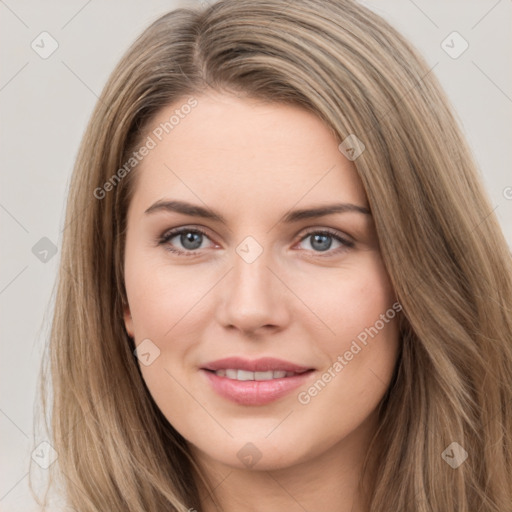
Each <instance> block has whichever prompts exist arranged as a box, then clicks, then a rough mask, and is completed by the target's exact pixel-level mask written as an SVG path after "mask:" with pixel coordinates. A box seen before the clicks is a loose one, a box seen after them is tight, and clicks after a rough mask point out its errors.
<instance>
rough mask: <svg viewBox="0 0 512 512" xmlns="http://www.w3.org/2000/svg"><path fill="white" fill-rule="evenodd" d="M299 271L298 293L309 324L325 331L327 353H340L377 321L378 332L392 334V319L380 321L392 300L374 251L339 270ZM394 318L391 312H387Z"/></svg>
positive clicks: (385, 276) (381, 267)
mask: <svg viewBox="0 0 512 512" xmlns="http://www.w3.org/2000/svg"><path fill="white" fill-rule="evenodd" d="M327 270H328V272H318V270H317V271H316V272H315V275H314V276H312V275H306V274H302V275H301V276H300V277H299V279H298V280H297V288H296V290H297V295H298V296H299V297H304V303H305V304H306V305H307V306H308V309H309V310H310V312H311V313H312V315H309V318H311V322H310V323H311V325H313V324H314V326H315V328H317V329H319V330H320V331H321V332H323V333H325V334H324V335H323V336H322V339H323V343H322V344H323V348H324V349H326V351H327V352H329V353H330V354H334V353H339V351H340V350H342V349H344V347H345V346H347V345H350V342H351V340H352V339H355V338H357V337H358V336H359V335H360V334H361V338H364V333H365V332H367V331H366V329H369V328H370V327H372V326H374V325H375V323H376V322H378V327H379V331H381V330H382V331H383V334H384V333H385V331H387V332H388V334H389V335H391V332H390V331H391V330H392V324H393V322H391V321H389V320H390V319H389V318H387V320H388V322H386V323H385V328H384V326H383V325H381V324H382V320H380V319H381V315H385V314H386V311H388V310H389V309H390V308H391V306H392V304H393V302H394V297H395V296H394V293H393V289H392V286H391V283H390V281H389V278H388V275H387V273H386V271H385V268H384V265H383V264H382V261H381V260H380V257H378V255H377V254H375V253H367V254H364V255H362V256H361V258H359V259H358V260H357V262H355V263H354V264H353V265H350V266H349V265H347V266H344V267H340V268H339V269H338V270H336V271H334V269H332V268H331V269H327ZM388 316H391V317H394V316H395V314H394V311H391V314H390V315H388ZM388 327H389V328H388Z"/></svg>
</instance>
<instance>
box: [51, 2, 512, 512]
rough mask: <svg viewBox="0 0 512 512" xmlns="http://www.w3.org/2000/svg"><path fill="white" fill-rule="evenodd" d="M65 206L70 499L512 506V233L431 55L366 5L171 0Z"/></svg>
mask: <svg viewBox="0 0 512 512" xmlns="http://www.w3.org/2000/svg"><path fill="white" fill-rule="evenodd" d="M66 225H67V226H68V227H67V228H66V230H65V232H64V235H65V236H64V240H63V249H62V260H61V270H60V275H59V286H58V293H57V299H56V309H55V317H54V322H53V329H52V335H51V344H50V356H51V382H52V385H53V391H54V396H53V400H52V402H51V404H50V406H51V408H52V410H53V417H52V430H53V442H52V444H53V446H54V448H55V449H56V451H57V453H58V456H59V458H58V463H57V464H58V466H57V464H55V465H54V466H53V467H54V468H57V467H58V468H59V474H60V475H61V476H62V478H63V482H64V485H65V490H66V496H67V499H68V502H69V504H70V505H71V506H72V507H73V508H74V509H75V510H79V511H99V510H109V511H114V510H125V511H126V510H129V511H148V510H151V511H157V510H177V511H182V512H184V511H187V510H197V511H199V510H201V511H206V512H210V511H214V510H224V511H233V510H236V511H241V510H278V509H279V510H281V509H283V508H284V509H287V510H322V511H340V512H343V511H358V512H359V511H360V512H363V511H364V512H366V511H410V510H415V511H417V512H426V511H433V510H442V511H443V512H448V511H458V512H462V511H465V512H470V511H471V512H472V511H476V510H480V511H486V512H490V511H496V512H497V511H500V512H502V511H506V510H512V508H511V503H512V483H511V480H510V474H511V473H512V448H511V447H512V414H511V408H510V406H511V401H512V385H511V383H512V344H511V340H512V271H511V262H510V254H509V251H508V248H507V245H506V243H505V241H504V238H503V236H502V234H501V232H500V229H499V226H498V224H497V221H496V218H495V216H494V214H493V213H492V207H491V206H490V204H489V202H488V200H487V198H486V196H485V193H484V191H483V187H482V184H481V182H480V179H479V177H478V174H477V171H476V165H475V163H474V161H473V160H472V157H471V154H470V151H469V149H468V147H467V145H466V142H465V141H464V140H463V137H462V136H461V133H460V131H459V129H458V127H457V124H456V122H455V120H454V117H453V114H452V112H451V110H450V107H449V105H448V102H447V100H446V97H445V96H444V94H443V92H442V91H441V88H440V86H439V84H438V82H437V81H436V79H435V77H434V75H433V74H432V73H431V72H430V71H429V69H428V67H427V66H426V64H425V62H424V61H423V59H422V58H421V57H420V56H419V55H418V54H417V53H416V52H415V51H414V50H413V49H412V48H411V46H410V45H409V44H408V43H407V42H406V41H405V40H404V39H403V38H402V37H401V36H400V35H399V34H398V33H397V32H396V31H395V30H394V29H393V28H391V27H390V26H389V25H388V24H387V23H386V22H385V21H384V20H383V19H381V18H380V17H378V16H377V15H375V14H374V13H372V12H371V11H369V10H368V9H366V8H364V7H362V6H360V5H358V4H356V3H354V2H352V1H348V0H344V1H335V0H327V1H325V0H324V1H318V0H296V1H295V2H289V3H288V2H282V1H279V0H258V1H257V2H254V1H251V2H247V1H245V0H237V1H235V0H221V1H220V2H218V3H217V4H215V5H213V6H211V7H209V8H206V9H204V10H203V11H192V10H183V9H181V10H177V11H173V12H171V13H169V14H167V15H165V16H162V17H161V18H160V19H158V20H157V21H156V22H155V23H153V25H151V26H150V27H149V28H148V29H147V30H146V31H145V32H144V33H143V34H142V35H141V37H140V38H139V39H138V40H137V41H136V42H135V43H134V45H133V46H132V47H131V48H130V50H129V51H128V52H127V54H126V55H125V56H124V58H123V59H122V60H121V62H120V63H119V65H118V66H117V68H116V69H115V71H114V72H113V74H112V76H111V78H110V80H109V82H108V84H107V85H106V87H105V90H104V91H103V93H102V95H101V98H100V101H99V102H98V105H97V107H96V109H95V111H94V113H93V116H92V119H91V121H90V123H89V127H88V129H87V132H86V134H85V136H84V140H83V143H82V146H81V150H80V153H79V155H78V158H77V163H76V167H75V170H74V174H73V180H72V185H71V189H70V193H69V202H68V210H67V220H66Z"/></svg>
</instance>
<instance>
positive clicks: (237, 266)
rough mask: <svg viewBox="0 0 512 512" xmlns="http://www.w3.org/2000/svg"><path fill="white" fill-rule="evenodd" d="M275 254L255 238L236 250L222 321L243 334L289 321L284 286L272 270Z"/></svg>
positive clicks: (226, 291)
mask: <svg viewBox="0 0 512 512" xmlns="http://www.w3.org/2000/svg"><path fill="white" fill-rule="evenodd" d="M272 260H273V258H272V252H271V250H266V249H264V248H263V246H261V245H260V244H259V243H258V242H257V241H256V240H255V239H254V238H253V237H247V238H246V239H244V240H243V241H242V242H241V243H240V244H239V245H238V246H237V247H236V249H235V251H234V253H233V259H232V270H231V272H229V275H228V276H227V279H226V282H225V284H224V293H223V301H222V305H221V306H220V320H221V322H222V323H223V324H224V325H233V326H236V327H238V328H239V329H240V330H243V331H250V330H255V329H257V328H259V327H263V326H268V325H272V326H282V325H283V324H284V323H285V322H286V321H287V318H288V314H287V311H286V304H285V300H284V296H283V290H282V289H281V288H282V284H280V283H279V282H277V281H278V280H276V278H275V276H274V275H273V273H272V272H271V270H270V269H269V267H270V268H272V267H273V266H275V265H273V262H272Z"/></svg>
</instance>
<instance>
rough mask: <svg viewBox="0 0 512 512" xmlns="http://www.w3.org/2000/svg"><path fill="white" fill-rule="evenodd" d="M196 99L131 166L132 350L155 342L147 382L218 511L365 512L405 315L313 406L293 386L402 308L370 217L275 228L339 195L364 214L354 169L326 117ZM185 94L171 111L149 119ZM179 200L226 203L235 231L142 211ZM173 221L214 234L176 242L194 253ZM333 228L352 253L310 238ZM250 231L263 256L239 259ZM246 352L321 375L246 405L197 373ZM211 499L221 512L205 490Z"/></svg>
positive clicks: (208, 506) (222, 209)
mask: <svg viewBox="0 0 512 512" xmlns="http://www.w3.org/2000/svg"><path fill="white" fill-rule="evenodd" d="M197 100H198V105H197V107H195V109H193V110H192V111H191V113H190V114H188V115H187V116H185V117H184V119H181V120H180V123H179V124H178V125H177V126H175V127H174V129H173V130H172V132H170V133H169V134H168V135H166V137H165V138H163V140H162V141H161V142H159V143H158V145H157V146H156V147H155V148H154V149H152V150H151V151H150V152H149V154H148V155H147V156H146V157H145V158H144V160H143V161H142V162H141V163H140V164H139V166H138V167H137V169H136V171H134V172H138V173H140V174H139V176H138V181H137V185H136V189H135V193H134V196H133V199H132V202H131V204H130V207H129V211H128V227H127V235H126V252H125V280H126V291H127V296H128V302H129V305H128V306H127V307H126V310H125V316H124V321H125V326H126V330H127V332H128V334H129V335H130V336H132V337H134V339H135V343H136V345H138V344H139V343H141V342H142V341H143V340H145V339H150V340H151V343H153V344H154V345H155V346H156V347H158V349H159V350H160V354H159V356H158V357H157V358H156V359H154V361H153V362H152V363H151V364H149V365H148V366H145V365H143V364H140V363H139V364H140V367H141V371H142V375H143V378H144V379H145V381H146V383H147V386H148V389H149V391H150V392H151V394H152V396H153V398H154V400H155V402H156V403H157V405H158V407H159V408H160V409H161V411H162V412H163V414H164V415H165V416H166V418H167V419H168V420H169V422H170V423H171V424H172V425H173V426H174V427H175V428H176V429H177V430H178V431H179V432H180V433H181V434H182V435H183V437H184V438H185V439H186V440H187V441H188V443H189V446H190V450H191V452H192V454H193V455H194V457H195V459H196V460H197V461H198V464H199V465H200V466H201V467H202V468H203V470H204V471H205V473H206V475H207V478H208V480H209V481H210V482H211V483H212V485H213V487H215V490H214V497H215V498H216V500H217V501H218V503H220V505H221V507H222V508H221V509H222V510H224V511H226V512H231V511H237V512H240V511H242V512H243V511H247V512H248V511H267V512H268V511H274V510H275V511H277V510H289V511H304V510H324V511H337V512H344V511H362V510H363V508H362V505H361V500H360V497H359V496H358V493H357V489H356V487H357V484H358V481H359V477H360V475H359V473H360V468H361V464H362V461H363V459H364V456H365V454H366V450H367V447H368V443H369V441H370V439H371V436H372V435H373V433H374V431H375V428H376V426H377V421H376V408H377V406H378V404H379V402H380V400H381V399H382V397H383V395H384V393H385V391H386V390H387V388H388V386H389V383H390V380H391V378H392V374H393V369H394V366H395V363H396V360H397V353H398V329H397V323H396V318H395V319H394V320H390V321H388V322H387V323H385V325H384V328H382V329H381V330H380V331H379V332H378V334H377V335H376V336H374V337H373V338H369V341H368V343H367V345H366V346H363V348H362V350H361V351H359V352H358V353H357V354H356V355H354V357H353V359H352V360H350V361H348V363H347V365H346V366H344V368H343V370H342V371H340V372H338V373H337V374H336V376H335V377H334V378H332V379H331V381H330V382H329V383H328V384H327V385H326V386H325V387H324V388H323V389H322V390H321V391H320V392H318V393H317V394H316V396H314V397H312V398H311V400H310V401H309V403H307V404H303V403H300V402H299V400H298V394H299V392H301V391H305V390H306V391H307V389H308V388H309V387H310V386H311V385H312V384H313V383H314V382H316V381H317V380H318V379H319V378H320V377H321V376H322V374H323V373H324V372H328V369H329V368H330V367H332V365H333V362H335V361H336V360H337V358H338V356H340V355H341V356H343V354H344V353H345V352H346V351H347V350H349V348H350V346H351V343H352V341H353V340H354V339H356V337H357V336H358V335H359V334H360V333H361V332H362V331H364V329H365V328H367V327H370V326H373V325H374V324H375V322H376V320H378V319H379V317H380V315H381V314H384V313H385V312H386V310H388V309H389V308H391V305H392V304H393V303H394V302H395V295H394V291H393V289H392V286H391V284H390V281H389V277H388V275H387V272H386V270H385V267H384V264H383V262H382V259H381V255H380V252H379V244H378V239H377V235H376V232H375V228H374V224H373V220H372V217H371V215H369V214H362V213H359V212H351V211H349V212H343V213H334V214H330V215H326V216H322V217H318V218H312V219H303V220H300V221H297V222H294V223H292V224H285V223H282V222H279V219H280V218H281V217H282V216H283V215H284V214H286V213H288V212H289V211H290V210H294V209H299V208H300V209H302V208H310V207H313V206H319V205H326V204H331V203H341V202H343V203H352V204H355V205H358V206H361V207H367V208H369V207H368V203H367V198H366V194H365V191H364V188H363V186H362V183H361V181H360V179H359V177H358V175H357V173H356V170H355V166H354V163H353V162H351V161H350V160H348V159H347V158H345V156H344V155H343V154H342V153H341V152H340V151H339V150H338V144H339V141H338V140H337V139H336V137H335V136H334V135H333V134H332V132H331V131H330V130H329V129H328V128H327V127H326V126H325V125H324V124H323V123H322V121H321V120H319V119H318V118H317V117H316V116H314V115H313V114H312V113H309V112H307V111H305V110H302V109H300V108H298V107H294V106H288V105H283V104H279V105H276V104H273V105H270V104H266V103H263V102H259V101H256V100H251V99H243V98H240V97H235V96H231V95H228V94H221V93H213V92H212V93H208V94H205V95H201V96H199V97H197ZM184 103H185V100H182V101H179V102H176V103H175V104H173V105H170V106H169V107H166V108H165V109H162V110H161V111H160V112H159V114H158V115H157V117H156V118H155V120H154V123H153V124H154V126H157V125H158V124H159V123H161V122H165V121H166V120H168V119H169V117H170V116H171V115H172V113H173V112H174V110H175V109H176V108H179V107H180V105H182V104H184ZM148 134H151V132H148ZM148 134H146V135H148ZM171 199H172V200H181V201H187V202H190V203H193V204H196V205H199V206H203V207H208V208H210V209H212V210H215V211H216V212H218V213H220V214H221V215H222V216H223V217H224V218H225V220H226V224H222V223H220V222H218V221H216V220H212V219H205V218H201V217H196V216H189V215H185V214H183V213H176V212H171V211H163V210H160V211H154V212H153V213H149V214H148V213H145V211H146V210H147V209H148V208H149V207H150V206H151V205H153V204H154V203H155V202H157V201H159V200H171ZM178 227H185V228H191V229H192V228H201V229H202V230H204V231H205V232H206V233H207V236H204V237H202V238H201V235H199V240H200V241H201V240H202V243H201V245H200V248H199V249H196V250H195V255H193V256H189V255H179V254H174V253H172V252H170V251H169V250H166V247H167V248H169V247H171V248H176V249H181V250H182V251H187V250H188V251H189V252H193V250H191V249H190V247H191V245H190V244H189V245H186V244H187V240H186V239H185V245H184V243H183V238H181V239H180V236H179V235H174V237H173V238H171V239H170V240H168V241H167V242H165V243H159V239H160V238H161V237H162V235H164V234H165V233H166V232H168V231H169V230H170V229H172V228H178ZM326 228H330V229H331V230H334V231H335V232H336V233H337V234H338V235H339V236H341V237H343V238H344V239H347V240H349V241H351V242H352V243H353V245H352V247H346V246H344V245H343V244H342V243H341V242H339V241H337V240H336V239H335V238H329V236H327V238H326V239H323V240H321V241H320V242H325V241H327V242H329V241H330V242H331V246H330V248H328V249H327V250H324V251H322V250H321V249H319V248H318V247H319V245H320V246H322V245H321V243H320V244H318V243H317V244H315V243H314V237H313V236H311V235H312V234H313V235H314V234H315V233H318V231H319V230H320V231H321V230H322V229H326ZM307 235H309V236H307ZM189 236H190V235H189ZM247 236H251V237H253V238H254V239H255V240H256V241H257V243H258V244H259V245H260V246H261V247H262V248H263V252H262V253H261V254H260V255H259V257H257V258H256V259H255V261H253V262H252V263H248V262H247V261H246V260H244V259H243V258H242V257H241V256H239V254H238V253H237V252H236V248H237V246H239V244H240V243H241V242H242V241H243V240H244V239H245V238H246V237H247ZM251 250H254V249H251ZM235 355H236V356H243V357H245V358H247V359H256V358H259V357H265V356H271V357H276V358H280V359H284V360H287V361H291V362H293V363H296V364H300V365H303V366H307V367H310V368H314V369H315V371H314V372H313V373H311V374H310V375H309V377H308V381H307V385H305V386H303V387H301V388H300V389H298V390H294V391H292V392H291V393H289V394H288V395H286V396H284V397H282V398H280V399H278V400H277V401H275V402H272V403H270V404H267V405H263V406H247V405H238V404H236V403H233V402H231V401H229V400H227V399H226V398H223V397H221V396H219V395H218V394H217V393H216V392H215V391H214V390H213V389H212V388H211V386H210V384H209V382H208V380H207V379H206V378H205V376H204V374H203V372H202V371H201V370H200V368H201V366H202V365H203V364H205V363H207V362H210V361H214V360H216V359H220V358H224V357H227V356H235ZM331 373H332V371H331ZM248 442H250V443H252V444H253V445H254V446H255V447H256V448H257V453H259V455H261V458H260V459H259V460H258V462H257V463H256V464H255V465H253V466H252V467H249V466H248V465H246V464H245V463H244V462H243V461H242V460H241V459H240V458H239V457H238V456H237V453H238V452H239V450H240V449H242V448H243V447H244V446H245V445H246V443H248ZM202 506H203V507H204V510H206V511H207V512H210V511H213V510H217V508H216V507H215V506H214V504H213V502H212V500H211V498H210V497H209V496H207V495H206V493H203V496H202Z"/></svg>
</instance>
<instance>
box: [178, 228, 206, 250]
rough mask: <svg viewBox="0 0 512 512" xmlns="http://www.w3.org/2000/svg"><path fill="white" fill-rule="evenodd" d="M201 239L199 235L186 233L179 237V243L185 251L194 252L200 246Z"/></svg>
mask: <svg viewBox="0 0 512 512" xmlns="http://www.w3.org/2000/svg"><path fill="white" fill-rule="evenodd" d="M201 237H202V234H201V233H192V232H191V231H189V232H188V233H186V234H182V235H181V240H180V242H181V243H182V244H183V247H185V248H186V249H190V250H194V249H198V248H199V247H200V246H201Z"/></svg>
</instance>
